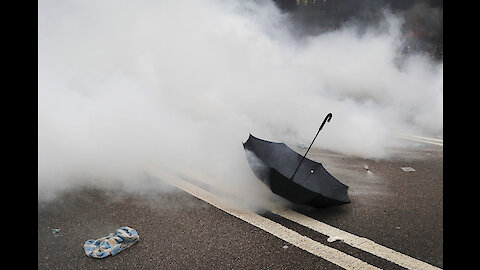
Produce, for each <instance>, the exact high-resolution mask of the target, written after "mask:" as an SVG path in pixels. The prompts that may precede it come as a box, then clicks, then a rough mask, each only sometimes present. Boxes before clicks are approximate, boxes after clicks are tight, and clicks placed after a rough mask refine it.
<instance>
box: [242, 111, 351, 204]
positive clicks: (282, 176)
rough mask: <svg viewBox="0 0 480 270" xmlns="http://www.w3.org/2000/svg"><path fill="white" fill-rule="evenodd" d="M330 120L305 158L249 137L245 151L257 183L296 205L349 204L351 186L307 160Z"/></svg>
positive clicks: (283, 148)
mask: <svg viewBox="0 0 480 270" xmlns="http://www.w3.org/2000/svg"><path fill="white" fill-rule="evenodd" d="M331 118H332V114H331V113H329V114H328V115H327V116H326V117H325V120H323V123H322V125H321V126H320V128H319V129H318V132H317V135H315V138H314V139H313V141H312V143H311V144H310V147H308V149H307V152H306V153H305V155H304V156H303V157H302V156H301V155H299V154H298V153H297V152H295V151H294V150H292V149H290V148H289V147H288V146H286V145H285V144H284V143H276V142H270V141H265V140H262V139H259V138H256V137H254V136H252V135H251V134H250V136H249V137H248V140H247V141H246V142H245V143H244V144H243V148H244V149H245V151H246V152H247V160H248V162H249V164H250V167H251V168H252V170H253V172H254V173H255V175H256V176H257V177H258V179H260V180H261V181H262V182H263V183H264V184H266V185H267V186H268V187H269V188H270V189H271V190H272V192H273V193H275V194H278V195H280V196H282V197H284V198H286V199H287V200H289V201H291V202H293V203H297V204H308V205H313V206H316V207H324V206H331V205H339V204H344V203H349V202H350V199H349V198H348V194H347V191H348V186H346V185H344V184H342V183H340V182H339V181H338V180H337V179H335V177H333V176H332V175H331V174H330V173H329V172H327V171H326V170H325V168H324V167H323V166H322V164H321V163H318V162H315V161H312V160H310V159H308V158H305V157H306V156H307V153H308V151H309V150H310V148H311V147H312V144H313V142H314V141H315V139H316V138H317V136H318V133H319V132H320V130H321V129H322V128H323V125H324V124H325V122H326V121H327V122H330V119H331ZM247 150H248V151H250V152H251V153H253V154H254V156H252V155H250V154H248V151H247Z"/></svg>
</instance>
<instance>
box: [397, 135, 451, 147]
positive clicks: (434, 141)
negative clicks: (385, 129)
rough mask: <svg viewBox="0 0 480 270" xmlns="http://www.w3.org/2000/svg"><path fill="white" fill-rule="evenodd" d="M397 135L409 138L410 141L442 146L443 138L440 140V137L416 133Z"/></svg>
mask: <svg viewBox="0 0 480 270" xmlns="http://www.w3.org/2000/svg"><path fill="white" fill-rule="evenodd" d="M399 137H400V138H402V139H407V140H411V141H417V142H423V143H430V144H435V145H441V146H443V140H441V139H436V138H429V137H422V136H417V135H408V134H400V135H399Z"/></svg>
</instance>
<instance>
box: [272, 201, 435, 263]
mask: <svg viewBox="0 0 480 270" xmlns="http://www.w3.org/2000/svg"><path fill="white" fill-rule="evenodd" d="M272 213H274V214H277V215H279V216H281V217H284V218H286V219H289V220H291V221H294V222H296V223H298V224H300V225H303V226H305V227H307V228H310V229H312V230H314V231H317V232H319V233H321V234H324V235H327V236H329V237H332V238H333V237H336V238H337V239H341V240H342V241H343V242H344V243H346V244H348V245H350V246H352V247H355V248H358V249H361V250H363V251H366V252H368V253H371V254H373V255H375V256H377V257H380V258H383V259H385V260H388V261H390V262H393V263H395V264H398V265H400V266H402V267H405V268H408V269H441V268H438V267H435V266H433V265H430V264H428V263H425V262H423V261H420V260H417V259H414V258H412V257H409V256H407V255H405V254H402V253H400V252H397V251H395V250H392V249H390V248H387V247H384V246H381V245H379V244H377V243H375V242H373V241H372V240H370V239H367V238H363V237H358V236H356V235H354V234H351V233H348V232H345V231H342V230H340V229H338V228H335V227H332V226H330V225H328V224H325V223H323V222H321V221H318V220H316V219H313V218H311V217H308V216H305V215H302V214H300V213H297V212H295V211H291V210H288V209H277V210H272Z"/></svg>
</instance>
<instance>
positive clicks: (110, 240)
mask: <svg viewBox="0 0 480 270" xmlns="http://www.w3.org/2000/svg"><path fill="white" fill-rule="evenodd" d="M138 239H139V236H138V233H137V231H135V230H134V229H132V228H130V227H121V228H119V229H117V230H116V231H115V233H111V234H109V235H108V236H105V237H102V238H99V239H96V240H94V239H90V240H87V241H86V242H85V244H84V245H83V249H84V251H85V255H87V256H88V257H92V258H105V257H107V256H109V255H112V256H113V255H115V254H117V253H119V252H120V251H122V250H124V249H126V248H129V247H130V246H132V245H133V244H135V243H136V242H137V241H138Z"/></svg>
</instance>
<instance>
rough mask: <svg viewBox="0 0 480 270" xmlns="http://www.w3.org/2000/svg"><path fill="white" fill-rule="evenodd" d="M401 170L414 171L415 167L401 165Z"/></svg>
mask: <svg viewBox="0 0 480 270" xmlns="http://www.w3.org/2000/svg"><path fill="white" fill-rule="evenodd" d="M402 170H403V171H405V172H414V171H415V169H414V168H412V167H402Z"/></svg>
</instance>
